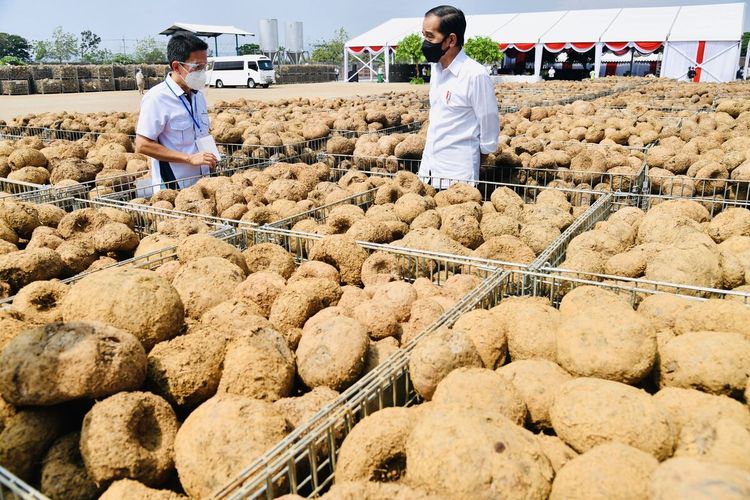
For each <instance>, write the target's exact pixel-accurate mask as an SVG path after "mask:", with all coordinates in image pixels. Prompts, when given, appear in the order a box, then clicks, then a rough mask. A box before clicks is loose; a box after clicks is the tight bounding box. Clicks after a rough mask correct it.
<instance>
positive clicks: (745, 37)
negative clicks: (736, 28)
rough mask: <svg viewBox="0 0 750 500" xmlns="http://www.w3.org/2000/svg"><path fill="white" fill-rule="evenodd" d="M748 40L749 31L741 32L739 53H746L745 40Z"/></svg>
mask: <svg viewBox="0 0 750 500" xmlns="http://www.w3.org/2000/svg"><path fill="white" fill-rule="evenodd" d="M748 41H750V31H746V32H744V33H743V34H742V43H741V44H740V55H741V56H743V57H744V56H745V54H747V42H748Z"/></svg>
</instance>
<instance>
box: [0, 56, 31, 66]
mask: <svg viewBox="0 0 750 500" xmlns="http://www.w3.org/2000/svg"><path fill="white" fill-rule="evenodd" d="M0 66H26V61H24V60H22V59H19V58H18V57H16V56H3V57H0Z"/></svg>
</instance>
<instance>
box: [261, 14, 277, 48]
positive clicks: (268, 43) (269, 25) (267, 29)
mask: <svg viewBox="0 0 750 500" xmlns="http://www.w3.org/2000/svg"><path fill="white" fill-rule="evenodd" d="M258 31H259V32H260V50H261V51H262V52H276V51H277V50H279V21H278V20H277V19H261V20H260V30H258Z"/></svg>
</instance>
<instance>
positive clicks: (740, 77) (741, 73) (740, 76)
mask: <svg viewBox="0 0 750 500" xmlns="http://www.w3.org/2000/svg"><path fill="white" fill-rule="evenodd" d="M744 74H745V68H743V67H742V66H740V67H739V69H738V70H737V75H736V78H737V80H743V79H744V78H743V76H744Z"/></svg>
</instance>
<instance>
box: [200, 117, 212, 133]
mask: <svg viewBox="0 0 750 500" xmlns="http://www.w3.org/2000/svg"><path fill="white" fill-rule="evenodd" d="M200 124H201V134H200V135H208V133H209V130H210V128H211V124H210V122H209V121H208V113H201V118H200Z"/></svg>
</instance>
